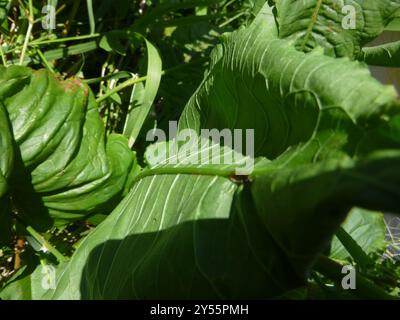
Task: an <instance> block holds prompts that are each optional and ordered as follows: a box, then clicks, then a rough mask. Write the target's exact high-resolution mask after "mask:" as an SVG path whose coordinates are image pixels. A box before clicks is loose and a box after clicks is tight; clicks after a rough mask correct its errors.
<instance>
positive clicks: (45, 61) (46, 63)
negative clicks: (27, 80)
mask: <svg viewBox="0 0 400 320" xmlns="http://www.w3.org/2000/svg"><path fill="white" fill-rule="evenodd" d="M36 52H37V54H38V56H39V57H40V59H42V61H43V64H44V65H45V66H46V68H47V69H49V70H50V71H51V72H52V73H54V69H53V67H52V66H51V65H50V63H49V62H48V61H47V59H46V57H45V56H44V54H43V52H42V51H41V50H40V49H39V48H38V49H37V50H36Z"/></svg>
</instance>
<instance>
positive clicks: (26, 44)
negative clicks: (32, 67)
mask: <svg viewBox="0 0 400 320" xmlns="http://www.w3.org/2000/svg"><path fill="white" fill-rule="evenodd" d="M33 18H34V17H33V5H32V0H29V16H28V21H29V24H28V30H27V31H26V35H25V41H24V45H23V47H22V51H21V56H20V58H19V64H20V65H22V64H23V62H24V58H25V53H26V49H27V48H28V44H29V38H30V37H31V34H32V28H33Z"/></svg>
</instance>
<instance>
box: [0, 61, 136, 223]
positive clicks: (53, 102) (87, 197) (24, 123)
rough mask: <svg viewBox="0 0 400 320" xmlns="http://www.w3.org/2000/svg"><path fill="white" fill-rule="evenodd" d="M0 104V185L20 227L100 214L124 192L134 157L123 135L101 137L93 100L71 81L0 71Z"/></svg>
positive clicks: (23, 70)
mask: <svg viewBox="0 0 400 320" xmlns="http://www.w3.org/2000/svg"><path fill="white" fill-rule="evenodd" d="M0 104H1V105H0V118H1V122H0V126H1V127H0V129H1V144H2V153H1V155H0V164H1V167H0V168H1V170H0V172H1V173H0V177H2V178H0V186H1V189H4V187H3V186H4V185H5V182H4V181H7V183H8V185H9V189H10V192H11V193H12V196H13V199H14V202H15V206H16V207H18V209H19V213H20V214H21V216H22V217H23V218H24V219H25V221H26V222H27V223H29V224H32V225H35V226H37V227H38V228H40V229H45V228H47V227H48V226H49V225H51V224H52V223H53V221H54V220H56V222H57V223H63V222H66V221H71V220H76V219H80V218H82V217H84V216H86V215H88V214H90V213H93V212H104V211H106V212H107V211H109V210H112V208H113V207H114V206H115V204H117V203H118V202H119V199H120V198H121V196H122V195H123V194H124V193H126V192H127V189H128V187H129V182H130V181H131V179H132V175H133V174H134V172H135V170H136V169H137V166H136V163H135V158H134V154H133V153H132V152H131V151H130V150H129V148H128V147H127V141H126V139H125V138H124V137H122V136H119V135H111V136H109V137H107V139H106V137H105V135H104V128H103V124H102V121H101V119H100V117H99V115H98V111H97V105H96V103H95V101H94V97H93V94H92V93H91V91H90V89H89V88H88V87H87V86H85V85H83V84H82V83H81V82H80V81H79V80H78V79H74V78H72V79H68V80H65V81H60V80H58V79H57V78H56V77H55V76H54V75H52V74H51V73H49V72H48V71H45V70H40V71H32V70H31V69H28V68H23V67H17V66H11V67H9V68H4V67H0ZM4 107H5V108H4ZM8 124H10V127H11V128H12V129H10V128H7V125H8ZM11 135H12V137H13V139H12V143H11V142H10V137H11ZM4 144H5V147H4V149H3V145H4ZM13 149H15V150H16V151H17V156H16V157H15V159H14V170H13V172H12V174H13V176H12V178H10V174H11V169H10V166H11V165H10V164H11V163H12V162H13V161H12V160H13ZM3 150H4V151H5V152H3ZM4 177H5V178H7V180H5V179H4ZM2 193H3V191H2V192H1V193H0V196H1V194H2Z"/></svg>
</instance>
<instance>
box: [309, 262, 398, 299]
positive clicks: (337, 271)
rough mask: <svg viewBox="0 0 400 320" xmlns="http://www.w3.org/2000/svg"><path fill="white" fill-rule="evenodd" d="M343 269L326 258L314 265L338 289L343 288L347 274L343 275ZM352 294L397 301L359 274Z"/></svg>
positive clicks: (365, 297)
mask: <svg viewBox="0 0 400 320" xmlns="http://www.w3.org/2000/svg"><path fill="white" fill-rule="evenodd" d="M342 268H343V265H341V264H340V263H337V262H336V261H334V260H332V259H330V258H328V257H326V256H321V257H320V258H319V259H318V260H317V262H316V264H315V265H314V270H316V271H317V272H319V273H321V274H322V275H324V276H325V277H327V278H328V279H330V280H332V281H333V282H335V283H336V284H337V286H338V287H341V285H342V279H343V277H344V276H345V274H343V273H342ZM351 293H353V294H355V295H356V296H358V297H360V298H362V299H379V300H393V299H396V298H395V297H393V296H391V295H389V294H388V293H387V292H386V291H384V290H383V289H382V288H380V287H378V286H376V285H375V284H374V283H373V282H372V281H370V280H367V279H366V278H364V277H363V276H361V275H360V274H359V272H356V289H353V290H351Z"/></svg>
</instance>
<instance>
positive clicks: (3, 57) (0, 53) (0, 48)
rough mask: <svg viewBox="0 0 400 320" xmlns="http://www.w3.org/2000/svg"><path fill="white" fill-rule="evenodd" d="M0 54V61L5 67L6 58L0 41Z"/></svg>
mask: <svg viewBox="0 0 400 320" xmlns="http://www.w3.org/2000/svg"><path fill="white" fill-rule="evenodd" d="M0 56H1V61H2V63H3V65H4V66H5V67H7V60H6V56H5V55H4V51H3V46H2V44H1V43H0Z"/></svg>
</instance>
